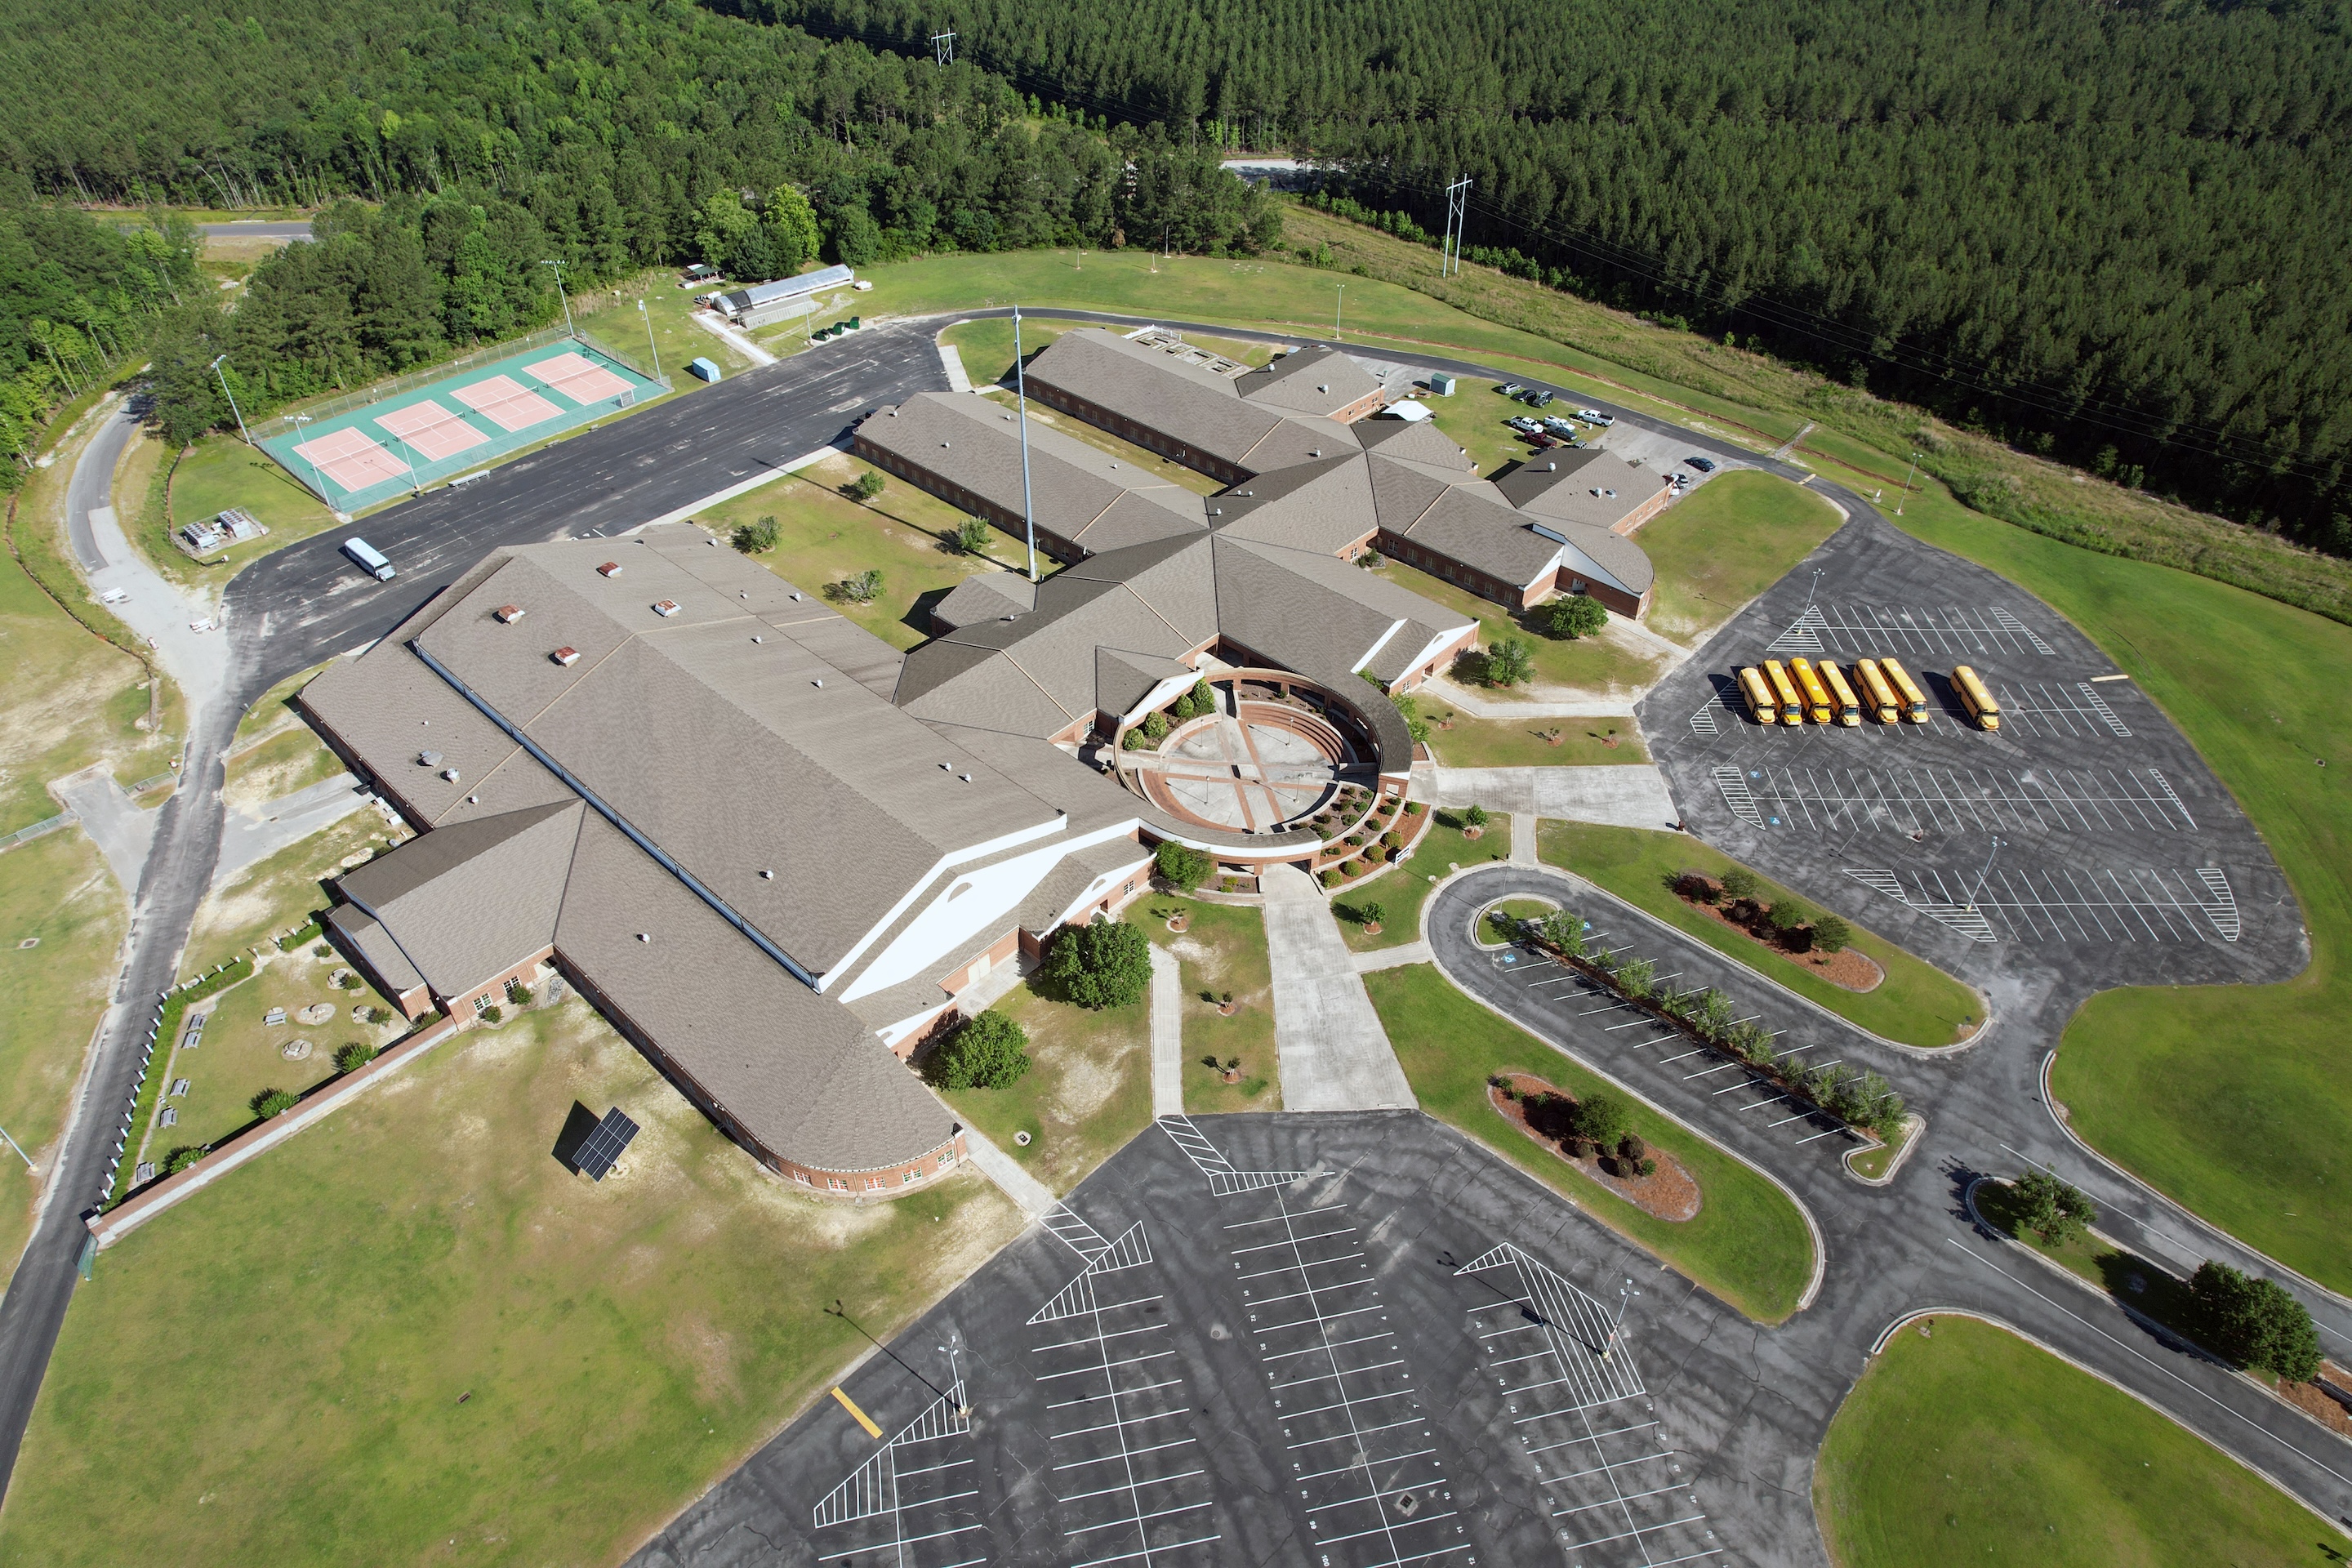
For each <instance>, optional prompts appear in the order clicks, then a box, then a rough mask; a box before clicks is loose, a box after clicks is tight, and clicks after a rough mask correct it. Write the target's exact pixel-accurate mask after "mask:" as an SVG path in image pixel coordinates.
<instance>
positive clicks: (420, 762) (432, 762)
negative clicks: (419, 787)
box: [416, 752, 441, 768]
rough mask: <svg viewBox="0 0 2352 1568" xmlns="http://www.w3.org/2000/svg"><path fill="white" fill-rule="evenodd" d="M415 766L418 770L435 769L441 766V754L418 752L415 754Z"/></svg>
mask: <svg viewBox="0 0 2352 1568" xmlns="http://www.w3.org/2000/svg"><path fill="white" fill-rule="evenodd" d="M416 765H417V766H418V767H420V768H437V767H439V766H440V765H441V753H440V752H417V753H416Z"/></svg>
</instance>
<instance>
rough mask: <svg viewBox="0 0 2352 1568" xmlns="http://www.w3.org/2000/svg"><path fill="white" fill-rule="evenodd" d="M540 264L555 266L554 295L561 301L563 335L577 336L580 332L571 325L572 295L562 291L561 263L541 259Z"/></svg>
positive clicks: (542, 265)
mask: <svg viewBox="0 0 2352 1568" xmlns="http://www.w3.org/2000/svg"><path fill="white" fill-rule="evenodd" d="M540 265H541V267H552V268H555V297H556V298H557V299H559V300H562V301H563V335H564V336H565V337H568V338H576V337H578V336H579V335H580V333H579V332H578V331H577V330H575V329H574V328H573V327H572V296H571V295H569V294H567V293H565V292H564V291H563V263H562V262H561V261H542V262H541V263H540Z"/></svg>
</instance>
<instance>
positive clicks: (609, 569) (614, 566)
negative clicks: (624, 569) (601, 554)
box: [596, 561, 621, 577]
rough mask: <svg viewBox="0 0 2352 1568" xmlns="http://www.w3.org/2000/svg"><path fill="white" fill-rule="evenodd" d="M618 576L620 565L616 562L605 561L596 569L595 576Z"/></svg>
mask: <svg viewBox="0 0 2352 1568" xmlns="http://www.w3.org/2000/svg"><path fill="white" fill-rule="evenodd" d="M620 574H621V563H619V562H617V561H607V562H605V563H604V564H603V565H602V566H599V567H597V568H596V575H597V576H599V577H617V576H619V575H620Z"/></svg>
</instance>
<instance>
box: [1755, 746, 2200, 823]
mask: <svg viewBox="0 0 2352 1568" xmlns="http://www.w3.org/2000/svg"><path fill="white" fill-rule="evenodd" d="M1711 776H1712V777H1713V779H1714V781H1715V784H1716V787H1717V790H1718V791H1719V792H1720V793H1721V795H1722V796H1723V800H1724V804H1725V805H1727V807H1728V808H1729V809H1730V810H1731V812H1732V815H1734V816H1737V817H1738V818H1739V819H1740V820H1742V821H1744V822H1746V823H1748V825H1749V826H1754V827H1785V828H1791V829H1801V830H1802V831H1805V832H1808V833H1816V834H1818V833H1825V832H1835V833H1889V834H1899V835H1901V836H1903V837H1911V838H1916V837H1924V836H1926V835H1927V834H1929V833H2055V834H2077V833H2193V832H2195V831H2196V830H2197V819H2196V817H2195V816H2193V815H2191V814H2190V812H2189V807H2188V806H2187V805H2185V804H2183V802H2182V801H2181V799H2180V795H2179V792H2178V791H2177V790H2175V789H2174V788H2173V786H2172V784H2171V781H2170V780H2168V779H2167V778H2166V777H2165V776H2164V773H2163V771H2162V770H2161V769H2158V768H2028V769H2017V768H1988V767H1938V766H1935V765H1932V764H1926V763H1923V764H1921V765H1918V766H1913V767H1885V768H1850V767H1832V766H1821V767H1814V766H1772V767H1750V768H1744V769H1743V768H1737V767H1732V766H1727V765H1725V766H1717V767H1716V768H1714V769H1712V770H1711Z"/></svg>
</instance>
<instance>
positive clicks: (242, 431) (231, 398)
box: [212, 354, 253, 447]
mask: <svg viewBox="0 0 2352 1568" xmlns="http://www.w3.org/2000/svg"><path fill="white" fill-rule="evenodd" d="M226 358H228V355H226V354H223V355H221V356H220V359H216V360H215V361H213V363H212V373H213V374H215V375H216V376H219V377H220V384H221V391H222V392H223V393H224V394H225V395H226V396H227V398H228V411H229V412H230V413H231V414H234V415H236V433H237V434H238V435H239V436H242V437H245V444H246V445H247V446H248V447H250V446H252V445H253V435H252V433H251V432H250V431H248V430H247V429H246V427H245V410H243V409H241V408H239V407H238V406H237V405H236V393H234V392H230V391H229V389H228V374H227V373H226V371H224V370H222V369H221V360H225V359H226Z"/></svg>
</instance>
